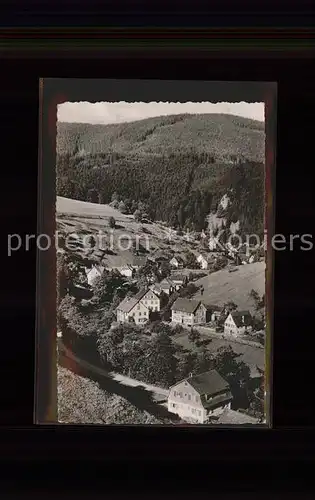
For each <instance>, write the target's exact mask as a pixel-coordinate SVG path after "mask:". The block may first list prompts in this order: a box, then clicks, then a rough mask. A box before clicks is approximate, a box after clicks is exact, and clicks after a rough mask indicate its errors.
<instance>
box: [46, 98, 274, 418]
mask: <svg viewBox="0 0 315 500" xmlns="http://www.w3.org/2000/svg"><path fill="white" fill-rule="evenodd" d="M209 99H210V100H209V102H205V101H202V102H193V101H191V102H153V101H152V102H125V101H120V102H119V101H117V102H106V101H102V102H83V101H82V102H63V103H62V104H59V105H58V106H57V137H56V148H57V150H56V231H57V237H56V258H57V311H56V321H57V371H58V376H57V405H58V422H59V423H61V424H105V425H106V424H118V425H134V424H136V425H150V424H157V425H191V424H194V425H210V426H212V425H215V426H219V425H221V426H222V425H228V426H233V425H262V424H266V422H267V415H266V405H265V396H266V386H265V367H266V350H265V345H266V300H265V296H266V222H265V204H266V202H265V200H266V196H265V175H266V170H265V148H266V132H265V103H264V102H263V101H262V102H214V103H212V102H211V95H209Z"/></svg>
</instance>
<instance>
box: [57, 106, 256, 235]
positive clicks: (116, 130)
mask: <svg viewBox="0 0 315 500" xmlns="http://www.w3.org/2000/svg"><path fill="white" fill-rule="evenodd" d="M56 169H57V172H56V173H57V195H59V196H64V197H68V198H73V199H78V200H82V201H93V202H98V203H111V202H117V203H120V207H119V206H118V205H117V208H119V209H121V210H122V211H124V212H125V213H134V211H135V210H137V209H138V205H139V202H140V203H142V205H143V210H144V211H145V212H146V214H147V216H148V218H150V219H151V220H163V221H165V222H167V223H168V224H169V225H171V226H173V227H179V228H181V229H184V228H189V229H195V230H201V229H205V228H206V227H207V221H206V217H207V216H208V215H209V213H210V212H211V211H213V212H216V210H217V208H218V203H219V201H220V199H221V198H222V196H223V195H224V194H228V196H229V198H230V200H231V203H230V205H229V206H228V208H227V209H226V211H225V213H224V214H223V215H224V217H225V218H226V220H227V224H229V223H230V222H236V221H237V220H239V221H240V228H241V232H250V233H256V234H258V235H262V233H263V219H264V124H263V123H261V122H256V121H253V120H249V119H245V118H240V117H235V116H232V115H176V116H166V117H157V118H150V119H145V120H140V121H136V122H132V123H124V124H118V125H90V124H75V123H71V124H70V123H59V124H58V135H57V166H56ZM221 216H222V214H221Z"/></svg>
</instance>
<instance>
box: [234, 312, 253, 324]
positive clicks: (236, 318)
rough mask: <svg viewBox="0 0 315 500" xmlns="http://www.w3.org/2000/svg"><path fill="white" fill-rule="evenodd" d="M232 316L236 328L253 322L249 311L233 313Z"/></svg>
mask: <svg viewBox="0 0 315 500" xmlns="http://www.w3.org/2000/svg"><path fill="white" fill-rule="evenodd" d="M231 316H232V318H233V320H234V323H235V324H236V326H242V325H249V324H250V322H251V315H250V313H249V311H232V312H231ZM243 318H244V322H243Z"/></svg>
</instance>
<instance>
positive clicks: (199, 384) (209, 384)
mask: <svg viewBox="0 0 315 500" xmlns="http://www.w3.org/2000/svg"><path fill="white" fill-rule="evenodd" d="M186 380H187V382H188V383H189V384H190V385H191V386H192V387H193V388H194V389H195V390H196V391H197V392H198V393H199V394H200V396H203V395H205V394H207V395H211V394H218V393H219V392H222V391H225V390H229V389H230V386H229V384H228V382H227V381H226V380H224V378H222V377H221V375H220V374H219V373H218V372H217V371H216V370H210V371H208V372H205V373H201V374H200V375H196V376H194V377H189V378H187V379H186Z"/></svg>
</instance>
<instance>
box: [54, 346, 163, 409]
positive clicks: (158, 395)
mask: <svg viewBox="0 0 315 500" xmlns="http://www.w3.org/2000/svg"><path fill="white" fill-rule="evenodd" d="M57 345H58V350H59V352H60V353H62V354H63V355H64V356H65V357H66V358H68V359H70V360H72V361H75V363H76V364H77V365H79V366H81V367H82V368H86V369H88V370H90V371H92V372H94V373H97V374H98V375H101V376H103V377H106V378H109V377H110V378H111V379H112V380H115V381H116V382H119V383H120V384H122V385H125V386H128V387H143V388H144V389H145V390H146V391H148V392H151V393H153V395H154V397H155V399H158V400H165V399H166V398H167V397H168V393H169V391H168V389H163V388H162V387H157V386H155V385H151V384H146V383H145V382H141V381H140V380H135V379H133V378H130V377H127V376H126V375H121V374H120V373H115V372H108V371H106V370H104V369H102V368H98V367H97V366H94V365H92V364H91V363H88V362H87V361H84V360H83V359H81V358H79V357H78V356H75V355H74V354H73V353H72V352H71V350H70V349H68V348H67V347H66V346H65V345H64V343H63V342H62V340H61V338H60V336H59V338H58V339H57Z"/></svg>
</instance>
